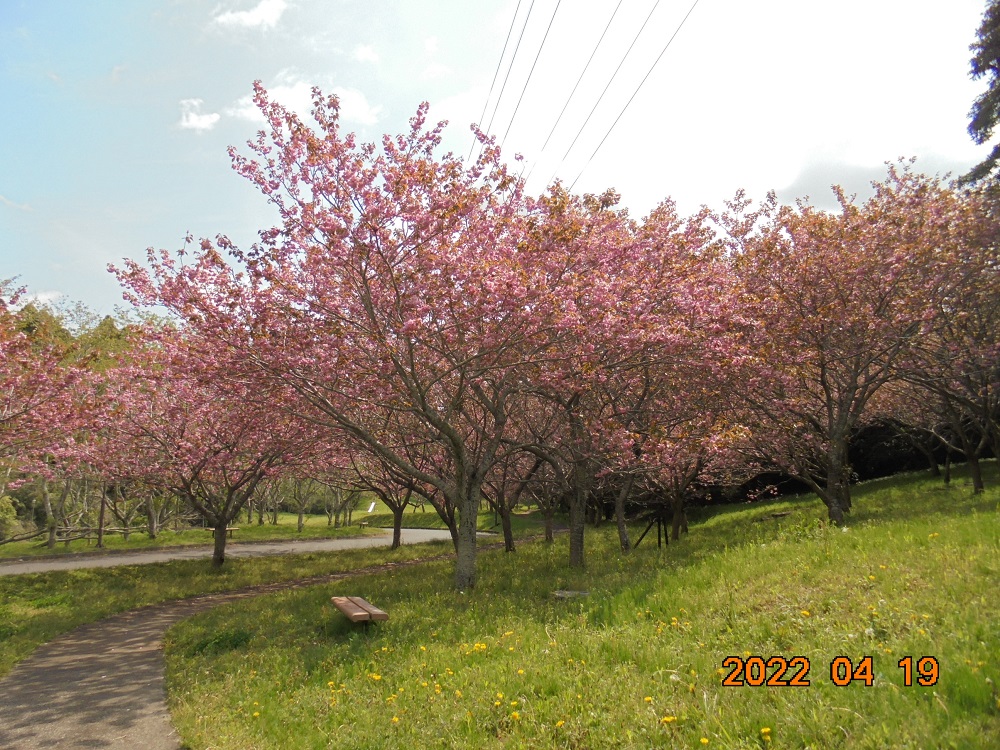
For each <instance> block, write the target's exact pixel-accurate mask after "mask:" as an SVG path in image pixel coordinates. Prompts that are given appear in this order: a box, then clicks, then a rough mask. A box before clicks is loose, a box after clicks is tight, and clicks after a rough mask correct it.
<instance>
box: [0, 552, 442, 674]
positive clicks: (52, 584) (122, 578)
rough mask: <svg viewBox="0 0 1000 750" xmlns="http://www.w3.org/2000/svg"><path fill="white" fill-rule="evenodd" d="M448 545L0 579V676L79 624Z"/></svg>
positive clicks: (398, 558)
mask: <svg viewBox="0 0 1000 750" xmlns="http://www.w3.org/2000/svg"><path fill="white" fill-rule="evenodd" d="M451 550H452V546H451V543H450V542H434V543H428V544H415V545H404V546H403V547H400V548H399V549H397V550H394V551H390V550H389V549H388V548H386V547H381V548H371V549H360V550H344V551H339V552H333V553H329V552H325V553H313V554H305V555H281V556H273V557H254V558H234V557H230V558H229V559H227V560H226V563H225V565H224V566H223V567H222V569H221V570H213V569H212V567H211V562H210V561H208V560H183V561H175V562H169V563H150V564H146V565H128V566H120V567H115V568H90V569H86V570H74V571H60V572H52V573H35V574H28V575H17V576H0V677H3V676H4V675H5V674H7V673H8V672H9V671H10V670H11V668H12V667H13V666H14V664H15V663H17V662H18V661H19V660H20V659H23V658H24V657H25V656H27V655H28V654H30V653H31V652H32V651H33V650H34V649H35V648H36V647H38V646H39V645H40V644H42V643H44V642H46V641H49V640H51V639H52V638H54V637H56V636H57V635H60V634H62V633H65V632H67V631H69V630H72V629H73V628H75V627H76V626H78V625H82V624H84V623H88V622H93V621H95V620H100V619H102V618H104V617H107V616H109V615H112V614H115V613H116V612H123V611H126V610H130V609H135V608H137V607H142V606H145V605H148V604H155V603H157V602H162V601H167V600H169V599H183V598H186V597H190V596H195V595H197V594H203V593H209V592H215V591H228V590H232V589H239V588H243V587H245V586H254V585H259V584H266V583H274V582H277V581H293V580H297V579H301V578H309V577H312V576H320V575H327V574H330V573H337V572H344V571H350V570H355V569H357V568H362V567H366V566H371V565H378V564H380V563H383V562H401V561H404V560H413V559H417V558H419V557H429V556H433V555H439V554H445V553H448V552H450V551H451Z"/></svg>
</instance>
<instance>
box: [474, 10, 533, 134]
mask: <svg viewBox="0 0 1000 750" xmlns="http://www.w3.org/2000/svg"><path fill="white" fill-rule="evenodd" d="M534 9H535V0H531V5H529V6H528V15H527V16H526V17H525V19H524V26H522V27H521V33H520V34H519V35H518V37H517V45H516V46H515V47H514V54H513V55H511V58H510V65H508V66H507V73H506V75H505V76H504V78H503V85H502V86H501V87H500V94H499V95H498V96H497V100H496V103H495V104H494V105H493V114H492V115H490V122H489V125H487V126H486V133H487V134H488V133H489V132H490V130H491V129H492V127H493V119H494V118H495V117H496V116H497V110H498V109H499V108H500V100H501V99H503V92H504V90H505V89H506V88H507V81H508V79H509V78H510V69H511V68H513V67H514V60H515V59H517V51H518V50H519V49H521V40H522V39H524V30H525V29H526V28H528V21H530V20H531V11H532V10H534Z"/></svg>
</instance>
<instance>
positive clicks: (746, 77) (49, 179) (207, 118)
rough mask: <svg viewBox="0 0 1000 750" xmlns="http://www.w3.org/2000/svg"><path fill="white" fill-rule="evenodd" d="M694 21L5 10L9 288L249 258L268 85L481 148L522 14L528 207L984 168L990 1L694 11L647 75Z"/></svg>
mask: <svg viewBox="0 0 1000 750" xmlns="http://www.w3.org/2000/svg"><path fill="white" fill-rule="evenodd" d="M691 5H692V3H691V0H681V1H680V2H678V1H677V0H660V2H659V3H657V0H622V2H621V4H620V5H619V4H618V2H617V0H535V2H533V3H532V2H531V0H522V1H521V2H520V3H518V2H517V0H477V1H476V2H471V1H470V0H464V1H463V0H361V1H349V0H129V1H128V2H101V1H100V0H89V1H88V2H78V1H76V0H25V1H24V2H22V1H21V0H0V101H3V102H4V116H3V118H2V120H0V122H2V125H0V128H2V131H0V132H2V136H3V137H2V138H0V279H3V278H9V277H12V276H18V277H19V283H21V284H24V285H27V287H28V289H29V292H31V293H33V294H36V295H39V296H40V297H41V298H43V299H54V298H57V297H61V298H62V299H71V300H81V301H83V302H84V303H86V304H87V305H88V306H90V307H91V308H93V309H95V310H97V311H98V312H101V313H105V312H111V311H112V309H113V307H114V306H115V305H116V304H120V303H121V293H120V290H119V289H118V287H117V283H116V282H115V281H114V279H113V278H112V277H111V276H110V275H109V274H108V273H107V271H106V270H105V268H106V266H107V264H108V263H111V262H118V261H120V259H121V258H123V257H133V258H141V257H142V256H143V255H144V252H145V249H146V248H147V247H149V246H153V247H156V248H169V249H176V248H178V247H179V246H180V245H181V241H182V238H183V237H184V235H185V234H186V233H187V232H191V233H192V234H193V235H194V236H196V237H201V236H209V237H214V236H215V235H217V234H227V235H228V236H230V237H231V238H233V239H234V240H236V241H237V242H238V243H240V244H243V245H247V244H249V243H250V242H252V241H253V239H254V238H255V236H256V232H257V231H258V230H260V229H263V228H265V227H267V226H270V225H271V224H272V223H273V222H274V221H275V214H274V212H273V210H272V209H270V208H269V207H268V206H267V204H266V203H265V202H264V201H263V199H262V198H261V197H260V196H258V195H257V194H256V193H255V192H254V190H253V189H252V188H251V187H250V186H249V185H248V184H247V183H245V182H244V181H243V180H242V179H241V178H239V177H238V176H236V175H235V173H233V172H232V170H231V168H230V164H229V157H228V155H227V153H226V148H227V146H229V145H237V146H240V145H242V144H244V143H245V142H246V140H247V139H248V138H251V137H253V135H254V133H255V131H256V130H257V128H258V127H259V122H257V121H255V120H254V119H253V115H254V113H253V110H252V108H251V107H249V106H248V102H249V94H250V90H251V85H252V82H253V81H254V80H255V79H260V80H262V81H263V82H264V84H265V86H266V87H268V89H269V90H270V91H271V92H272V94H273V95H274V96H275V97H276V98H278V99H279V100H280V101H282V102H283V103H285V104H286V105H288V106H291V107H293V108H296V109H298V110H299V111H301V112H303V113H304V112H306V111H307V109H308V91H309V88H310V87H311V86H312V85H318V86H320V87H321V88H322V89H323V90H324V92H333V93H337V94H338V95H339V96H340V97H341V102H342V113H343V117H344V120H345V124H346V126H347V127H348V128H350V129H352V130H355V131H356V132H357V133H358V134H359V136H360V137H361V138H362V139H365V140H377V139H378V138H379V137H380V136H381V134H382V133H385V132H389V133H396V132H399V131H401V130H403V129H404V128H405V126H406V120H407V119H408V118H409V117H410V116H411V115H412V114H413V112H414V111H415V109H416V107H417V105H418V104H419V103H420V102H421V101H424V100H426V101H429V102H430V103H431V107H432V109H431V116H432V118H434V119H448V120H449V121H450V123H451V125H450V126H449V128H448V131H447V137H446V146H447V147H448V148H452V149H454V150H455V151H457V152H459V153H467V151H468V149H469V147H470V145H471V136H470V134H469V130H468V126H469V124H470V123H471V122H473V121H476V120H478V119H479V117H480V114H481V113H482V111H483V107H484V106H485V105H486V103H487V94H488V93H489V91H490V84H491V81H492V79H493V77H494V73H495V71H496V70H497V65H498V62H499V61H500V59H501V51H502V49H503V47H504V42H505V39H506V37H507V33H508V30H509V28H510V26H511V21H512V19H514V20H515V24H514V38H513V39H512V40H511V43H510V46H509V48H508V51H507V56H506V57H505V58H504V62H503V65H502V66H501V69H500V75H501V80H502V78H503V76H504V73H505V71H506V69H507V64H508V62H509V60H510V53H511V50H512V48H513V46H514V44H515V42H516V40H517V35H518V33H519V31H520V29H521V28H522V26H523V27H524V29H525V31H524V36H523V39H522V41H521V47H520V50H519V53H518V56H517V58H515V59H514V62H513V65H512V67H511V68H510V76H509V80H508V83H507V88H506V89H505V90H504V95H503V98H502V99H501V101H500V105H499V107H498V108H497V110H496V115H495V118H494V127H493V131H494V132H495V133H497V134H498V135H501V136H502V135H503V134H504V133H506V134H507V137H506V141H505V152H506V153H509V154H510V155H511V156H513V154H514V153H516V152H520V153H522V154H523V155H524V157H525V161H524V164H525V171H526V173H529V172H530V175H531V178H530V180H529V189H530V190H531V191H533V192H540V191H541V190H543V189H544V187H545V184H546V182H547V181H548V179H549V178H550V177H551V176H552V175H556V176H558V177H561V178H562V179H563V180H564V181H566V182H573V181H574V180H577V182H576V190H577V191H578V192H580V191H587V192H594V191H601V190H604V189H605V188H607V187H615V188H616V189H618V190H619V191H620V192H621V193H622V195H623V202H624V203H625V205H627V206H628V207H629V208H630V210H631V211H632V212H633V214H634V215H636V216H641V215H643V214H645V213H646V212H647V211H648V210H649V209H650V208H652V207H653V206H654V205H655V204H656V203H657V202H658V201H659V200H661V199H663V198H665V197H668V196H670V197H673V198H674V199H676V200H677V201H678V204H679V205H680V207H681V209H682V210H683V211H693V210H695V209H696V208H697V207H698V206H699V205H701V204H703V203H706V204H709V205H715V206H717V205H720V204H721V202H722V201H723V200H725V199H726V198H729V197H731V196H732V195H733V193H734V192H735V190H736V189H737V188H740V187H745V188H747V189H748V191H749V192H750V193H751V195H754V196H757V197H760V196H763V194H764V192H765V191H766V190H768V189H774V190H777V191H778V194H779V196H780V197H781V198H782V199H784V200H791V199H793V198H795V197H798V196H802V195H807V194H808V195H810V196H811V197H812V198H813V199H814V201H816V202H819V203H823V202H824V201H829V195H830V194H829V190H828V186H829V185H830V184H831V183H833V182H838V183H841V184H843V185H845V187H847V188H848V189H849V190H852V191H858V192H859V193H863V191H864V188H865V186H866V185H867V183H868V181H869V180H871V179H873V178H878V177H879V176H881V175H882V174H883V173H884V167H883V166H882V165H883V163H884V162H885V161H892V160H895V159H897V158H899V157H909V156H916V157H918V162H917V164H918V168H920V169H922V170H923V171H927V172H931V173H935V172H946V171H951V172H953V173H961V172H962V171H964V170H966V169H968V168H969V167H970V166H971V165H972V164H974V163H975V162H976V161H978V160H979V159H980V158H982V156H983V155H984V154H985V152H986V150H987V147H975V146H974V145H973V144H972V142H971V140H970V139H969V137H968V135H967V133H966V131H965V127H966V124H967V113H968V110H969V107H970V105H971V102H972V99H973V98H974V97H975V95H976V94H977V93H978V92H979V91H980V90H981V88H982V84H975V83H973V82H971V81H969V79H968V59H969V50H968V46H969V44H970V43H971V42H972V41H973V39H974V35H975V31H976V28H977V27H978V24H979V21H980V16H981V14H982V12H983V9H984V3H983V2H982V0H950V2H948V3H942V2H936V1H935V2H931V1H930V0H917V1H914V0H910V1H909V2H906V1H903V0H866V1H865V2H860V1H859V0H841V1H840V2H837V3H827V2H822V3H819V2H817V3H807V2H801V0H761V1H760V2H755V3H747V2H745V1H744V0H700V1H699V2H698V4H697V6H696V7H695V8H694V10H693V11H692V12H691V13H690V16H689V17H688V19H687V21H685V22H684V24H683V26H681V28H680V31H679V32H677V35H676V37H675V38H674V41H673V42H672V43H671V44H670V46H669V47H668V48H667V51H666V52H665V53H664V54H663V57H662V58H661V59H660V62H659V63H658V64H656V65H655V66H653V62H654V61H655V60H656V59H657V57H658V56H659V55H660V53H661V52H662V51H663V49H664V45H665V43H666V42H667V40H668V39H669V38H670V37H671V35H673V34H674V32H675V31H677V28H678V26H679V25H680V24H681V21H682V19H683V18H684V17H685V15H686V14H687V13H688V11H689V10H690V8H691ZM616 8H617V11H616ZM529 9H530V16H529ZM515 13H516V14H515ZM612 16H613V21H611V23H610V25H608V22H609V20H610V19H612ZM647 17H648V19H649V20H648V22H647V26H646V28H645V30H644V31H643V33H642V34H641V35H639V36H638V38H637V40H636V42H635V47H634V49H633V51H632V53H631V55H630V56H629V57H628V58H626V61H625V63H624V64H623V65H622V68H621V70H620V72H619V73H618V75H617V76H616V77H615V79H614V81H613V82H612V84H611V86H610V88H609V90H608V94H607V95H606V97H605V99H604V100H603V101H602V102H601V104H600V106H598V107H597V109H596V110H594V114H593V116H592V117H591V119H590V121H589V122H588V124H587V127H586V128H584V129H583V130H582V131H581V130H580V127H581V125H582V124H583V123H584V120H585V119H586V117H587V113H588V112H589V111H590V110H591V109H592V107H593V105H594V103H595V102H596V101H597V99H598V96H599V94H600V93H601V91H602V89H604V87H605V85H606V84H607V83H608V81H609V79H610V76H611V73H612V72H613V71H614V69H615V67H616V66H617V65H618V63H619V61H620V60H621V59H622V57H623V55H624V54H625V51H626V49H627V47H628V46H629V44H630V43H631V42H632V40H633V38H636V33H637V32H638V30H639V28H640V27H641V25H642V24H643V22H644V20H645V19H647ZM550 21H551V30H549V31H548V37H547V38H546V41H545V44H544V46H542V39H543V37H544V36H545V34H546V29H548V28H549V23H550ZM605 27H607V34H606V36H605V38H604V42H603V43H602V45H601V46H600V47H599V48H598V51H597V54H596V55H595V58H594V61H593V63H592V64H591V66H590V68H588V71H587V75H586V76H585V77H584V78H583V79H582V81H581V83H580V87H579V89H578V90H577V93H576V95H575V97H574V98H573V100H572V101H571V102H570V104H569V106H568V107H567V108H566V112H565V114H564V115H563V117H562V119H561V120H559V127H558V128H556V130H555V131H554V132H553V135H552V138H551V140H550V141H549V147H548V148H546V149H545V150H542V145H543V143H544V141H545V140H546V137H547V136H548V134H549V132H550V131H551V130H552V126H553V124H554V123H555V122H556V118H557V116H558V115H559V112H560V110H561V109H562V107H563V104H564V103H565V102H566V98H567V97H568V95H569V93H570V90H571V89H572V88H573V85H574V84H575V83H576V81H577V79H578V77H579V76H580V72H581V71H582V70H583V68H584V65H585V63H586V62H587V58H588V56H589V55H590V53H591V51H592V50H593V49H594V47H595V45H596V44H597V41H598V38H599V37H600V36H601V34H602V32H603V31H604V30H605ZM539 49H541V53H540V54H539V55H538V58H537V65H536V67H535V71H534V73H533V74H532V75H531V79H530V82H529V83H528V85H527V87H526V88H525V82H526V81H528V76H529V69H530V68H531V66H532V64H533V62H534V60H535V56H536V53H538V52H539ZM650 69H652V73H651V74H650V75H649V78H648V80H647V81H646V83H645V84H644V85H643V86H642V88H641V89H639V92H638V94H637V95H636V97H635V99H634V100H633V102H632V104H631V105H630V106H629V107H628V108H627V109H626V110H625V113H624V115H623V116H622V117H621V120H620V121H619V122H618V124H617V126H615V128H614V130H613V131H611V136H610V137H609V138H608V139H607V141H606V142H605V143H604V145H603V146H602V147H601V148H600V150H599V151H597V154H596V155H595V156H594V157H593V159H590V156H591V154H592V153H593V152H594V149H595V148H596V147H597V144H598V143H599V142H600V140H601V139H602V138H603V137H604V135H605V134H606V133H607V132H608V130H609V128H610V127H611V124H612V122H613V121H614V119H615V118H616V117H617V116H618V115H619V113H621V112H622V109H623V107H624V106H625V103H626V102H627V101H628V99H629V97H630V96H631V95H632V94H633V92H634V91H635V90H636V86H637V85H638V84H639V81H640V80H641V79H642V78H643V76H644V75H646V73H647V72H648V71H649V70H650ZM499 85H500V84H499V82H498V83H497V87H496V89H494V93H493V96H492V97H491V98H490V100H489V101H490V105H491V109H492V105H493V103H494V101H495V100H496V97H497V90H498V89H499ZM522 90H523V91H524V96H523V99H522V100H521V103H520V106H519V107H518V109H517V116H516V118H514V119H513V121H511V115H512V114H513V112H514V109H515V106H516V104H517V102H518V98H519V97H520V95H521V92H522ZM488 117H489V111H488V113H487V118H488ZM578 132H579V133H580V135H579V139H578V140H577V143H576V145H575V146H574V148H573V149H572V150H571V151H570V152H569V155H568V157H567V158H566V159H565V160H563V155H564V154H565V153H566V150H567V148H568V146H569V144H570V143H571V142H572V140H573V138H574V137H575V136H576V135H577V133H578ZM577 178H579V179H577Z"/></svg>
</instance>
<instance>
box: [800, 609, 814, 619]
mask: <svg viewBox="0 0 1000 750" xmlns="http://www.w3.org/2000/svg"><path fill="white" fill-rule="evenodd" d="M811 614H812V613H811V612H810V611H809V610H808V609H804V610H802V616H803V617H809V616H810V615H811Z"/></svg>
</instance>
